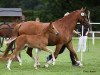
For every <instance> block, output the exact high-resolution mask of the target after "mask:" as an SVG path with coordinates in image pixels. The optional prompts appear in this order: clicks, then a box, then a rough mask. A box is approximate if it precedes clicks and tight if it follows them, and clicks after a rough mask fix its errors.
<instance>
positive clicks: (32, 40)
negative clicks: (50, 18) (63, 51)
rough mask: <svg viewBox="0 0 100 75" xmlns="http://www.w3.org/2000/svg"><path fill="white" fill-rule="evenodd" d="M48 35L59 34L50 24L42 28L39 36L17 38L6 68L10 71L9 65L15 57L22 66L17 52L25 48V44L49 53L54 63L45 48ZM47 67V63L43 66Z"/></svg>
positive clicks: (24, 35) (50, 51)
mask: <svg viewBox="0 0 100 75" xmlns="http://www.w3.org/2000/svg"><path fill="white" fill-rule="evenodd" d="M49 33H51V34H54V35H55V34H58V33H59V32H58V31H57V30H56V28H55V27H54V26H53V25H52V23H50V25H49V26H47V27H46V28H44V29H43V31H42V32H41V33H40V34H37V35H26V34H23V35H20V36H18V37H17V39H16V42H15V43H16V47H15V49H14V52H13V53H12V55H11V56H10V57H9V60H8V64H7V68H8V69H9V70H10V65H11V62H12V59H13V58H14V57H15V56H17V58H18V60H19V62H20V65H21V64H22V61H21V58H20V57H19V52H20V51H21V49H22V48H23V47H24V46H25V44H27V45H28V46H30V47H32V48H38V49H41V50H44V51H46V52H49V53H51V54H52V57H53V61H55V57H54V54H53V52H52V50H50V49H47V48H46V46H47V44H48V38H49ZM55 36H56V35H55ZM35 63H37V59H36V60H35ZM48 65H49V62H47V63H46V65H45V66H46V67H48ZM36 69H37V65H36Z"/></svg>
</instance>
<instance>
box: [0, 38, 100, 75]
mask: <svg viewBox="0 0 100 75" xmlns="http://www.w3.org/2000/svg"><path fill="white" fill-rule="evenodd" d="M73 44H74V48H75V49H77V40H73ZM87 46H88V48H87V51H86V52H85V53H84V54H83V62H82V63H83V64H84V67H82V68H80V67H75V66H72V65H71V61H70V58H69V52H68V50H67V49H66V50H65V51H64V53H63V54H61V55H59V57H58V58H57V60H56V65H55V66H53V65H50V66H49V68H44V64H45V58H46V56H47V55H48V54H49V53H46V52H41V54H40V63H41V66H40V68H39V69H38V70H35V69H34V67H33V64H34V61H33V60H32V59H31V58H30V57H29V56H28V55H27V54H26V53H25V50H23V51H22V52H21V55H22V56H21V57H22V61H23V64H22V66H19V63H18V62H13V63H12V65H11V71H9V70H8V69H7V68H6V64H7V62H4V61H3V62H2V61H0V75H100V50H99V49H100V47H99V46H100V40H96V41H95V46H94V48H93V46H92V44H91V40H89V41H88V43H87ZM4 48H5V47H3V48H2V49H4ZM49 48H50V49H53V50H54V49H55V47H53V46H52V47H49ZM34 53H35V51H33V54H34ZM77 54H78V57H79V58H80V53H77Z"/></svg>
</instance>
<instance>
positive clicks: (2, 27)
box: [0, 23, 18, 47]
mask: <svg viewBox="0 0 100 75" xmlns="http://www.w3.org/2000/svg"><path fill="white" fill-rule="evenodd" d="M17 24H18V23H12V24H0V37H2V38H0V47H2V46H3V41H4V38H10V37H11V35H12V30H13V29H14V27H15V26H16V25H17Z"/></svg>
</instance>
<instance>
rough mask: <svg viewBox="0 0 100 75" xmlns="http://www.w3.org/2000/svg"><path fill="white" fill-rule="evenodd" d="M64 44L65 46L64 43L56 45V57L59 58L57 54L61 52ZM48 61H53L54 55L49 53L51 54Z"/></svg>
mask: <svg viewBox="0 0 100 75" xmlns="http://www.w3.org/2000/svg"><path fill="white" fill-rule="evenodd" d="M62 46H63V44H58V45H56V49H55V52H54V56H55V58H57V56H58V54H59V51H60V49H61V48H62ZM48 61H49V62H51V63H52V55H49V56H48V57H47V62H48Z"/></svg>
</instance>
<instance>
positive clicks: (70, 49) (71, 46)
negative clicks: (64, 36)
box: [66, 41, 82, 66]
mask: <svg viewBox="0 0 100 75" xmlns="http://www.w3.org/2000/svg"><path fill="white" fill-rule="evenodd" d="M66 46H67V48H68V50H69V51H70V52H71V53H72V54H73V55H74V57H75V58H76V62H77V63H78V64H79V66H82V64H81V62H80V61H79V59H78V57H77V54H76V52H75V50H74V48H73V45H72V41H70V42H69V43H67V44H66Z"/></svg>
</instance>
